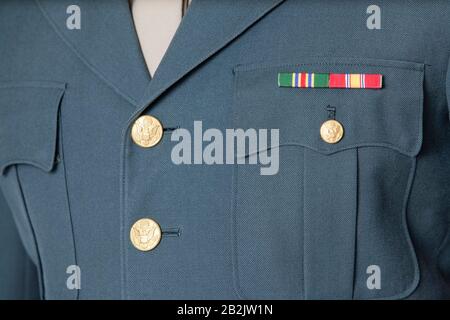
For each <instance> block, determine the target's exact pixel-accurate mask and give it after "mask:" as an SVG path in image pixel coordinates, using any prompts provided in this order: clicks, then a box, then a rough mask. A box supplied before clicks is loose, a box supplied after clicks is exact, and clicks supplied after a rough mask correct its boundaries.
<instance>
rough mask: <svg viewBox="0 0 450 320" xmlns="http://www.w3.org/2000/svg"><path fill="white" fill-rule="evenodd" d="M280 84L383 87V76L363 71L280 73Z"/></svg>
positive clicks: (319, 86)
mask: <svg viewBox="0 0 450 320" xmlns="http://www.w3.org/2000/svg"><path fill="white" fill-rule="evenodd" d="M278 86H279V87H289V88H304V89H307V88H328V89H381V88H383V76H382V75H381V74H363V73H362V74H361V73H308V72H295V73H279V74H278Z"/></svg>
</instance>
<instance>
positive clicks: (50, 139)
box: [0, 82, 76, 299]
mask: <svg viewBox="0 0 450 320" xmlns="http://www.w3.org/2000/svg"><path fill="white" fill-rule="evenodd" d="M64 92H65V84H61V83H55V82H1V83H0V186H1V188H2V191H3V193H4V195H5V197H6V199H7V201H8V203H9V206H10V207H11V209H12V211H13V214H14V218H15V221H16V224H17V225H18V229H19V233H20V235H21V237H22V239H23V241H24V244H25V246H26V249H27V251H28V253H29V255H30V256H31V257H32V259H33V261H34V263H35V264H36V265H37V267H38V269H39V273H40V282H41V295H42V296H43V297H44V298H58V299H67V298H73V297H75V295H76V292H75V291H69V290H68V288H67V285H66V276H67V274H66V269H67V267H68V266H70V265H74V264H76V263H75V248H74V239H73V233H72V225H71V217H70V206H69V200H68V193H67V185H66V178H65V166H64V153H63V143H62V135H61V130H62V129H61V121H60V120H61V119H60V108H61V103H62V99H63V95H64Z"/></svg>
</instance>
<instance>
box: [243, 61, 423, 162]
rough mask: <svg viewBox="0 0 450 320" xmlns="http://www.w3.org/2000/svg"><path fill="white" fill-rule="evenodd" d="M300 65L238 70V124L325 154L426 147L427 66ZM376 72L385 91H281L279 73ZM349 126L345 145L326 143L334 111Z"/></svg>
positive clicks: (368, 63) (283, 142)
mask: <svg viewBox="0 0 450 320" xmlns="http://www.w3.org/2000/svg"><path fill="white" fill-rule="evenodd" d="M301 61H302V62H301V63H299V64H285V65H247V66H238V67H236V68H235V69H234V72H235V77H236V83H235V85H236V97H235V99H236V103H235V119H234V123H235V126H236V127H238V128H242V129H248V128H254V129H280V145H300V146H303V147H307V148H310V149H312V150H315V151H318V152H320V153H323V154H333V153H336V152H339V151H342V150H345V149H349V148H355V147H387V148H391V149H395V150H397V151H399V152H401V153H403V154H406V155H408V156H415V155H417V153H418V152H419V150H420V148H421V145H422V114H423V80H424V65H423V64H420V63H413V62H403V61H390V60H377V59H365V58H326V59H325V58H323V59H322V58H313V59H308V58H306V59H305V58H302V59H301ZM300 72H308V73H317V74H320V73H321V74H333V73H335V74H376V75H380V76H382V78H383V86H382V87H381V88H379V90H372V89H331V88H306V89H305V88H292V87H279V83H278V81H279V79H278V76H279V74H290V73H300ZM330 109H332V110H335V113H334V114H335V119H336V120H337V121H339V123H340V124H342V126H343V128H344V132H345V133H344V137H343V138H342V140H341V141H340V142H339V143H336V144H330V143H327V142H325V141H324V140H322V138H321V135H320V128H321V126H322V125H323V124H324V122H325V121H327V120H329V110H330Z"/></svg>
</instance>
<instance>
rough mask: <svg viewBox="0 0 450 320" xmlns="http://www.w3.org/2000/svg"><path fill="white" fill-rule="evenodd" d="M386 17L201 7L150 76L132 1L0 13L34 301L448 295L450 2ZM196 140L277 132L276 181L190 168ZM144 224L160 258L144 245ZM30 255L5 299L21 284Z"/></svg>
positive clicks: (3, 143)
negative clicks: (324, 129)
mask: <svg viewBox="0 0 450 320" xmlns="http://www.w3.org/2000/svg"><path fill="white" fill-rule="evenodd" d="M75 2H76V3H75ZM375 2H376V3H375ZM375 2H374V5H376V8H378V9H379V10H378V14H379V15H378V16H375V17H374V18H373V19H375V20H377V19H380V21H375V20H373V21H372V20H371V19H372V18H371V14H372V12H375V13H374V14H376V12H377V10H375V9H373V10H374V11H371V10H372V9H371V8H370V7H369V8H368V6H369V5H370V4H368V2H367V1H358V0H343V1H331V0H320V1H317V0H314V1H312V0H285V1H283V0H261V1H250V0H240V1H238V0H226V1H211V0H209V1H206V0H194V1H193V3H192V5H191V6H190V8H189V11H188V12H187V14H186V16H185V18H184V19H183V21H182V24H181V26H180V28H179V29H178V31H177V34H176V35H175V38H174V40H173V42H172V43H171V45H170V47H169V49H168V52H167V53H166V56H165V57H164V59H163V61H162V63H161V65H160V66H159V69H158V70H157V72H156V74H155V76H154V77H153V79H150V76H149V74H148V71H147V68H146V66H145V62H144V59H143V57H142V53H141V50H140V46H139V42H138V40H137V37H136V33H135V30H134V27H133V20H132V17H131V14H130V8H129V6H128V1H127V0H114V1H103V0H99V1H87V0H78V1H66V0H61V1H51V0H39V1H31V0H28V1H11V0H10V1H2V3H1V4H0V30H1V32H0V174H1V175H0V186H1V190H2V193H3V197H4V198H5V205H4V206H2V222H1V223H2V225H6V224H5V223H6V222H5V223H4V221H9V220H7V219H8V218H7V216H8V215H11V216H12V217H13V219H14V221H15V225H16V226H17V230H18V234H19V235H20V238H21V242H22V244H23V247H24V249H23V250H25V252H26V253H27V256H28V257H29V259H30V261H31V264H32V265H34V266H35V268H36V274H37V276H38V278H39V284H38V285H37V287H38V289H39V292H40V296H41V297H42V298H45V299H92V298H108V299H159V298H163V299H262V298H274V299H329V298H332V299H404V298H409V299H432V298H450V236H449V218H450V216H449V214H450V200H449V199H450V184H449V181H450V160H449V159H450V122H449V109H448V106H449V98H450V73H449V71H448V65H449V54H450V3H449V2H448V1H439V0H433V1H426V2H424V1H418V0H414V1H403V0H390V1H387V0H377V1H375ZM74 3H75V4H76V5H77V7H78V9H79V10H78V9H77V10H75V11H73V10H72V11H71V9H70V8H69V7H70V6H71V5H74ZM380 10H381V11H380ZM73 12H76V14H78V15H79V17H78V18H79V21H78V22H77V23H79V25H77V24H75V26H73V25H71V24H70V19H71V15H72V14H73ZM68 19H69V20H68ZM371 22H373V23H372V24H371ZM378 24H379V25H378ZM352 74H353V75H354V74H356V75H360V76H361V78H358V79H359V80H358V81H360V82H359V84H357V83H356V82H355V80H354V79H353V78H352V77H351V75H352ZM314 75H316V80H317V79H319V78H320V77H323V76H324V75H325V77H326V79H327V81H328V82H325V86H324V87H321V88H317V87H315V85H314V82H312V83H310V82H308V81H307V82H302V81H304V80H305V76H306V77H313V76H314ZM317 75H320V76H319V77H318V76H317ZM333 75H334V76H336V75H347V76H349V80H350V82H349V83H344V84H343V86H342V87H341V88H339V89H336V88H332V85H331V84H332V81H331V80H330V79H331V77H332V76H333ZM367 75H372V76H374V75H375V76H377V77H379V78H378V79H379V80H380V83H379V84H381V77H382V85H375V87H376V88H372V89H368V88H365V87H368V84H364V83H363V82H362V80H361V79H363V78H362V76H367ZM290 76H292V78H289V77H290ZM328 77H329V78H328ZM289 79H291V80H292V81H291V82H289V81H290V80H289ZM311 79H312V78H311ZM343 79H347V78H345V76H344V78H343ZM367 79H368V78H366V80H367ZM280 80H282V81H281V82H280ZM286 81H287V82H286ZM286 83H288V84H287V85H286ZM289 85H290V87H289ZM316 85H317V83H316ZM355 85H357V86H359V87H360V89H354V88H353V86H355ZM330 110H331V112H330ZM330 113H331V115H330ZM143 116H152V117H154V118H151V119H158V120H159V121H160V123H161V125H162V126H163V127H164V131H163V133H162V139H161V141H159V143H158V144H156V145H155V146H153V147H151V148H143V147H142V146H140V145H139V144H137V143H136V142H135V141H133V139H132V128H133V125H135V124H136V121H137V120H139V119H145V118H142V117H143ZM330 117H332V118H333V119H332V120H335V121H337V123H338V124H340V125H341V126H342V129H343V130H345V133H343V134H342V135H341V136H338V137H336V136H335V137H336V138H337V139H335V140H339V141H332V139H331V140H328V141H327V139H324V138H323V136H322V137H321V135H320V131H321V126H323V123H325V121H327V120H330ZM195 121H202V125H203V127H204V128H205V129H206V128H217V129H218V130H220V131H222V132H225V130H226V129H228V128H242V129H248V128H254V129H262V128H267V129H272V128H277V129H279V144H278V145H277V146H275V148H277V149H278V150H279V172H278V173H277V174H274V175H261V174H260V172H259V171H260V168H259V166H255V165H239V164H237V163H235V164H224V165H206V164H192V165H185V164H181V165H180V164H176V163H174V162H173V161H172V160H171V154H172V151H173V147H174V142H173V141H172V138H173V136H172V135H173V134H174V133H175V132H176V130H175V129H176V128H184V129H186V130H188V131H190V132H193V130H194V122H195ZM336 128H337V129H336ZM160 129H161V128H160ZM335 129H336V130H341V128H339V127H335ZM328 133H329V134H331V135H333V130H331V131H329V132H328ZM334 133H336V132H334ZM341 133H342V132H341ZM150 134H152V133H150ZM258 152H267V148H266V150H262V149H259V150H258ZM247 156H249V154H247ZM143 218H149V219H152V220H151V221H154V222H156V223H157V225H158V230H156V231H157V232H159V233H160V234H159V236H160V239H158V240H159V242H158V243H157V246H156V247H155V248H152V249H153V250H138V249H139V248H137V247H136V244H133V242H132V241H131V240H130V234H131V235H132V234H133V228H132V227H133V225H134V224H135V223H136V221H139V219H143ZM148 221H150V220H148ZM8 223H9V222H8ZM144 224H145V223H144ZM8 225H9V227H8V228H5V229H7V230H9V231H11V230H12V228H13V227H12V223H9V224H8ZM147 226H148V225H147ZM1 230H3V229H1ZM130 230H131V231H130ZM134 231H136V230H134ZM153 231H155V230H153ZM137 232H138V233H139V230H138V231H137ZM2 236H5V237H6V236H7V233H6V231H5V233H4V234H2ZM16 237H17V235H16V234H15V233H14V232H13V231H11V236H10V237H9V239H11V240H5V241H2V242H1V244H0V245H1V251H0V252H1V253H0V254H1V255H2V263H3V264H6V263H9V264H10V266H9V267H8V266H6V267H4V268H3V269H0V270H1V271H2V274H0V279H1V280H2V281H5V280H4V279H8V281H9V282H11V281H12V279H13V277H11V276H9V275H8V272H10V273H11V272H12V273H14V272H25V271H20V270H22V269H21V268H15V267H14V263H16V264H17V265H20V266H22V267H24V265H25V262H24V260H23V259H25V257H24V253H23V252H22V249H21V248H20V247H21V246H22V245H17V244H16V242H15V241H16V240H14V239H16ZM150 237H152V235H150ZM141 239H144V238H141ZM142 241H143V242H145V241H146V240H145V239H144V240H142ZM155 245H156V244H155ZM12 246H16V247H17V250H10V249H11V248H12ZM141 249H142V248H141ZM144 249H146V248H144ZM147 249H150V248H147ZM8 250H9V251H8ZM5 252H9V253H8V254H5ZM17 255H20V256H21V257H22V258H20V259H19V258H17ZM3 256H4V257H3ZM8 259H13V260H14V261H10V260H8ZM8 261H9V262H8ZM11 265H12V266H11ZM76 267H78V268H79V271H81V272H80V273H79V274H80V275H81V277H80V278H79V279H78V280H80V279H81V280H80V282H79V283H78V284H79V286H75V287H73V286H70V284H71V282H70V276H71V275H73V272H72V271H73V270H78V269H76ZM11 270H12V271H11ZM17 278H18V279H17V286H20V288H23V287H24V286H23V283H22V282H21V281H24V279H25V278H24V277H17ZM72 284H73V283H72ZM17 286H16V287H15V286H14V284H10V283H9V284H8V287H9V288H11V290H12V291H13V290H18V288H19V287H17ZM5 288H6V286H3V289H0V290H5Z"/></svg>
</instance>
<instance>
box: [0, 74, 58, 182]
mask: <svg viewBox="0 0 450 320" xmlns="http://www.w3.org/2000/svg"><path fill="white" fill-rule="evenodd" d="M64 91H65V84H63V83H57V82H0V173H1V174H3V173H4V171H5V169H6V168H7V167H8V166H10V165H13V164H29V165H33V166H36V167H39V168H41V169H42V170H45V171H48V172H49V171H51V170H52V169H53V166H54V163H55V152H56V143H57V136H58V134H57V130H58V110H59V105H60V102H61V98H62V96H63V94H64Z"/></svg>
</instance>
